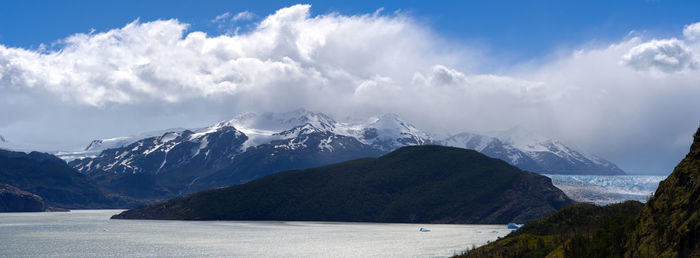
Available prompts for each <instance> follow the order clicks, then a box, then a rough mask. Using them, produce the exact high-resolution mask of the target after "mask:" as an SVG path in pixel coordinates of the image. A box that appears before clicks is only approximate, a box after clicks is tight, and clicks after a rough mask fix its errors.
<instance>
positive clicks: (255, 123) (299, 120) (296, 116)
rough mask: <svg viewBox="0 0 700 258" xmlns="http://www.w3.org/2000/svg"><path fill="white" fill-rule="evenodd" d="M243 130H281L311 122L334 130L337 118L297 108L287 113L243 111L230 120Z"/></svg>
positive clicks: (315, 125)
mask: <svg viewBox="0 0 700 258" xmlns="http://www.w3.org/2000/svg"><path fill="white" fill-rule="evenodd" d="M229 123H231V124H232V125H234V126H235V127H236V128H240V129H242V130H245V129H256V130H260V131H271V132H280V131H284V130H289V129H292V128H294V127H297V126H303V125H305V124H310V125H312V126H313V127H315V128H317V129H321V130H327V131H333V129H334V128H335V124H336V122H335V120H333V119H332V118H331V117H330V116H328V115H326V114H323V113H314V112H311V111H308V110H305V109H297V110H294V111H291V112H285V113H272V112H266V113H263V114H260V115H258V114H255V113H243V114H241V115H238V116H236V117H235V118H234V119H232V120H231V121H229Z"/></svg>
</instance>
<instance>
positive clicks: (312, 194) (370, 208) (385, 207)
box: [113, 146, 573, 224]
mask: <svg viewBox="0 0 700 258" xmlns="http://www.w3.org/2000/svg"><path fill="white" fill-rule="evenodd" d="M571 203H573V202H572V201H571V200H570V199H569V198H568V197H566V195H565V194H564V193H563V192H561V190H559V189H557V188H556V187H554V186H553V185H552V183H551V180H550V179H549V178H547V177H544V176H541V175H537V174H534V173H530V172H523V171H521V170H520V169H518V168H516V167H513V166H511V165H509V164H507V163H506V162H504V161H502V160H498V159H493V158H489V157H487V156H485V155H483V154H481V153H478V152H476V151H473V150H465V149H460V148H452V147H441V146H413V147H403V148H400V149H398V150H396V151H394V152H392V153H389V154H387V155H384V156H382V157H380V158H366V159H359V160H353V161H347V162H342V163H338V164H334V165H329V166H323V167H319V168H313V169H306V170H301V171H289V172H282V173H277V174H274V175H271V176H267V177H264V178H261V179H257V180H254V181H252V182H249V183H246V184H242V185H236V186H232V187H228V188H222V189H216V190H208V191H203V192H200V193H196V194H193V195H190V196H188V197H185V198H181V199H176V200H172V201H169V202H166V203H158V204H153V205H149V206H146V207H141V208H137V209H133V210H129V211H126V212H123V213H121V214H119V215H116V216H114V217H113V218H120V219H194V220H302V221H309V220H311V221H360V222H430V223H469V224H473V223H479V224H481V223H500V224H505V223H508V222H513V221H515V222H526V221H529V220H531V219H534V218H537V217H540V216H543V215H546V214H548V213H551V212H553V211H555V210H557V209H559V208H561V207H563V206H565V205H568V204H571Z"/></svg>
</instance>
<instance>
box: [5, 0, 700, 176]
mask: <svg viewBox="0 0 700 258" xmlns="http://www.w3.org/2000/svg"><path fill="white" fill-rule="evenodd" d="M239 14H240V13H239ZM236 16H238V14H237V15H235V16H233V15H231V14H230V13H224V14H222V15H220V16H219V17H217V18H216V19H215V20H217V19H218V20H220V21H224V20H226V19H229V20H230V19H232V18H235V17H236ZM241 17H243V16H241ZM686 38H689V37H688V36H687V35H686ZM61 44H62V47H61V48H60V50H58V51H53V52H46V51H34V50H29V49H22V48H11V47H6V46H2V45H0V134H2V135H3V136H5V137H7V138H11V139H13V141H14V142H22V141H23V140H24V141H32V140H33V141H42V142H44V143H46V144H48V145H50V144H58V143H64V142H63V141H69V142H78V143H79V145H82V144H83V143H87V142H89V140H91V139H92V138H97V137H108V136H119V135H124V134H133V133H139V132H143V131H149V130H156V129H162V128H169V127H196V126H204V125H207V124H209V123H212V122H214V121H217V120H219V119H227V118H230V117H232V116H233V115H235V114H237V113H240V112H246V111H253V112H261V111H285V110H290V109H293V108H298V107H305V108H308V109H311V110H317V111H323V112H330V113H335V114H337V115H339V116H345V115H353V116H365V115H376V114H377V113H385V112H392V113H398V114H400V115H402V116H404V117H405V118H406V119H407V120H410V121H412V122H414V123H416V124H417V125H418V126H419V127H422V128H427V129H443V128H444V129H446V130H448V131H450V132H453V133H456V132H459V131H488V130H502V129H508V128H509V127H513V126H516V125H521V126H526V127H529V128H533V129H536V130H538V131H539V132H540V133H544V134H547V135H549V136H553V137H559V138H563V139H565V140H568V141H569V142H573V143H575V144H577V145H579V146H582V147H584V148H586V149H588V150H592V151H594V152H596V153H598V154H602V155H603V156H605V157H609V158H611V159H613V161H620V162H623V165H625V164H634V160H637V159H638V158H637V159H634V158H635V157H634V155H637V154H639V155H641V154H644V155H648V157H657V158H658V157H659V156H663V159H662V160H663V162H661V163H662V164H658V165H654V164H651V165H649V164H648V163H644V164H642V165H639V166H646V165H649V167H652V168H660V167H668V166H672V165H673V164H674V163H675V162H677V160H676V156H674V155H679V153H682V152H684V151H687V146H678V145H677V144H676V142H677V139H678V138H679V137H682V136H683V135H686V134H687V135H690V132H689V131H692V130H693V129H695V128H693V127H695V126H697V123H698V121H700V102H697V101H696V100H694V99H693V97H694V96H700V87H698V84H697V82H698V81H700V73H699V72H698V70H695V69H693V68H694V67H695V66H696V65H695V59H694V58H693V56H692V53H693V52H697V51H700V49H697V48H698V46H696V45H694V44H687V45H686V44H685V43H684V42H683V41H681V40H678V39H660V40H650V41H643V40H642V39H640V38H631V39H627V40H622V41H620V42H613V43H611V44H609V45H607V46H602V47H587V48H584V49H580V50H577V51H574V52H573V53H571V54H570V55H564V56H560V57H559V58H555V59H554V60H552V61H550V62H547V63H544V64H541V63H540V64H539V65H536V66H529V67H519V70H517V71H507V70H506V72H503V73H501V74H488V73H487V74H473V73H470V71H469V70H468V69H467V67H476V66H479V64H480V63H484V62H485V61H484V60H482V59H479V58H477V57H479V55H478V54H480V53H478V51H476V50H474V49H472V48H469V47H465V46H463V45H458V44H456V43H451V42H449V41H448V40H445V39H442V38H440V37H439V36H438V35H436V34H435V33H433V31H432V30H431V29H430V28H427V27H424V26H422V25H421V24H418V23H417V22H416V21H414V20H413V19H411V17H408V16H405V15H402V14H394V13H392V14H389V15H382V14H381V13H379V12H375V13H372V14H366V15H354V16H347V15H342V14H338V13H331V14H325V15H316V16H312V15H311V14H310V6H308V5H295V6H292V7H288V8H283V9H280V10H278V11H277V12H275V13H274V14H271V15H269V16H267V17H265V18H264V19H263V20H262V21H261V22H260V23H259V24H257V25H256V27H254V28H251V30H250V31H249V32H246V33H243V34H234V35H208V34H206V33H203V32H199V31H188V25H187V24H184V23H181V22H179V21H178V20H158V21H147V22H141V21H138V20H137V21H134V22H132V23H130V24H127V25H126V26H124V27H122V28H117V29H113V30H110V31H107V32H102V33H91V34H76V35H73V36H70V37H68V38H66V39H64V40H62V41H61ZM455 50H458V51H455ZM484 58H487V57H484ZM621 58H622V61H620V60H621ZM506 66H507V65H506ZM630 67H631V68H633V69H630ZM638 71H643V72H638ZM644 71H657V72H659V73H664V74H665V75H664V76H662V77H660V76H655V75H654V73H653V72H644ZM677 71H682V72H677ZM669 85H672V86H673V87H669ZM678 114H683V115H678ZM47 128H50V129H47ZM689 128H690V129H689ZM639 139H644V141H640V140H639ZM672 143H673V144H672ZM641 150H659V151H658V152H659V153H652V152H650V153H641V154H640V152H643V151H641ZM628 159H629V161H628ZM624 162H627V163H624ZM628 166H629V167H632V168H634V166H633V165H628Z"/></svg>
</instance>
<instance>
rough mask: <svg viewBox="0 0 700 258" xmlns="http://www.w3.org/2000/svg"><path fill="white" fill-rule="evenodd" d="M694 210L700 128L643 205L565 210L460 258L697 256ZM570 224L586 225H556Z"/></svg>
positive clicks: (699, 190)
mask: <svg viewBox="0 0 700 258" xmlns="http://www.w3.org/2000/svg"><path fill="white" fill-rule="evenodd" d="M635 206H639V207H637V208H635ZM699 209H700V129H698V132H696V133H695V136H694V140H693V144H692V145H691V147H690V152H689V153H688V155H687V156H686V157H685V159H683V160H682V161H681V162H680V163H679V164H678V166H676V168H675V169H674V170H673V173H671V175H669V176H668V178H666V179H665V180H664V181H662V182H661V183H660V184H659V188H658V189H657V190H656V193H655V194H654V196H653V197H652V198H651V199H650V200H649V201H648V202H647V204H646V205H644V206H641V205H636V204H634V203H630V202H628V203H624V204H617V205H613V206H609V207H592V206H590V205H576V206H571V207H567V208H565V209H562V210H560V211H558V212H556V213H554V214H551V215H549V216H547V217H544V218H541V219H539V220H537V221H536V222H533V223H529V224H528V225H525V226H524V227H523V228H521V229H519V230H517V231H515V232H513V233H511V234H510V235H508V236H507V237H506V238H503V239H500V240H498V241H496V242H494V243H491V244H489V245H486V246H483V247H480V248H478V249H476V250H470V251H468V252H467V253H465V254H464V256H465V257H513V256H518V257H545V256H547V257H700V210H699ZM587 210H590V211H595V212H587ZM596 210H597V211H596ZM635 210H637V211H635ZM572 214H576V215H575V216H574V215H572ZM601 214H607V215H604V216H601ZM572 218H574V219H572ZM572 220H573V221H590V222H592V223H584V224H588V225H587V226H585V227H560V225H566V224H567V223H569V222H570V221H572ZM535 227H536V228H539V229H548V230H544V231H542V230H534V229H533V228H535Z"/></svg>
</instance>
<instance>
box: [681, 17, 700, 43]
mask: <svg viewBox="0 0 700 258" xmlns="http://www.w3.org/2000/svg"><path fill="white" fill-rule="evenodd" d="M683 36H684V37H685V38H686V39H688V40H690V41H695V40H699V39H700V22H696V23H693V24H689V25H685V27H683Z"/></svg>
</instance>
